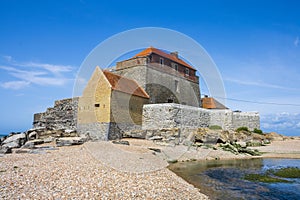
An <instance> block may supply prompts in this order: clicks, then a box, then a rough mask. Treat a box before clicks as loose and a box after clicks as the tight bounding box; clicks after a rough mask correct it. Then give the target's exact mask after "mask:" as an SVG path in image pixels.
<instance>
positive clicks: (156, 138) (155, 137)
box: [148, 136, 163, 140]
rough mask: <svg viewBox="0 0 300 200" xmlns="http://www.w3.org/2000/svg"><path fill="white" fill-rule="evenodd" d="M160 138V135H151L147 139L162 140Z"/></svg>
mask: <svg viewBox="0 0 300 200" xmlns="http://www.w3.org/2000/svg"><path fill="white" fill-rule="evenodd" d="M162 139H163V137H161V136H153V137H150V138H148V140H162Z"/></svg>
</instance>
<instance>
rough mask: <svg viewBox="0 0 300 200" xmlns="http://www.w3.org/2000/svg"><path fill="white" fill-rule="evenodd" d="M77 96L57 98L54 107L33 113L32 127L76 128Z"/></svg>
mask: <svg viewBox="0 0 300 200" xmlns="http://www.w3.org/2000/svg"><path fill="white" fill-rule="evenodd" d="M78 99H79V98H78V97H75V98H69V99H62V100H57V101H55V103H54V107H52V108H48V109H47V110H46V112H43V113H35V114H34V119H33V128H45V129H52V130H59V129H72V130H75V129H76V123H77V109H78Z"/></svg>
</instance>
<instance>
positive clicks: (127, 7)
mask: <svg viewBox="0 0 300 200" xmlns="http://www.w3.org/2000/svg"><path fill="white" fill-rule="evenodd" d="M299 8H300V3H299V1H296V0H295V1H267V0H265V1H256V0H252V1H155V0H154V1H150V2H149V1H89V0H81V1H75V0H72V1H64V0H62V1H54V0H53V1H30V0H28V1H21V0H20V1H14V0H2V1H1V2H0V27H1V28H0V29H1V34H0V95H1V104H0V109H1V112H0V134H1V133H8V132H11V131H24V130H26V129H28V128H30V127H31V123H32V119H33V113H35V112H43V111H44V110H45V109H46V108H47V107H51V106H52V105H53V102H54V100H56V99H61V98H67V97H71V96H72V88H73V83H74V80H75V77H76V73H77V71H78V69H79V67H80V65H81V63H82V62H83V60H84V58H85V57H86V56H87V55H88V54H89V52H90V51H91V50H92V49H93V48H94V47H95V46H96V45H98V44H99V43H100V42H102V41H103V40H105V39H107V38H108V37H110V36H112V35H114V34H117V33H119V32H122V31H126V30H128V29H133V28H139V27H163V28H169V29H173V30H176V31H179V32H182V33H184V34H186V35H188V36H190V37H192V38H193V39H195V40H196V41H197V42H198V43H200V44H201V45H202V46H203V47H204V48H205V49H206V51H207V52H208V53H209V54H210V56H211V57H212V58H213V60H214V62H215V63H216V65H217V66H218V68H219V70H220V73H221V75H222V77H223V80H224V84H225V89H226V94H227V97H228V98H230V99H239V100H247V101H253V102H273V103H276V104H256V103H250V102H242V101H233V100H227V106H228V107H230V108H232V109H233V110H242V111H254V110H255V111H259V112H260V113H261V119H262V120H261V122H262V124H261V125H262V127H261V128H262V129H263V130H265V131H271V130H274V131H278V132H280V133H283V134H286V135H300V106H299V104H300V83H299V80H300V12H299ZM170 51H172V49H171V50H170ZM179 53H180V52H179ZM201 90H202V92H203V93H207V91H206V89H205V87H203V89H201ZM287 104H292V105H287Z"/></svg>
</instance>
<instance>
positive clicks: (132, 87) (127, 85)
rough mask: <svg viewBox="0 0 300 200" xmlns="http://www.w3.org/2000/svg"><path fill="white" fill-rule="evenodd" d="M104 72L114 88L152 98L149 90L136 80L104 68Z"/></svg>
mask: <svg viewBox="0 0 300 200" xmlns="http://www.w3.org/2000/svg"><path fill="white" fill-rule="evenodd" d="M103 73H104V75H105V77H106V78H107V80H108V81H109V83H110V85H111V86H112V89H113V90H117V91H120V92H124V93H127V94H132V95H135V96H139V97H143V98H147V99H149V98H150V97H149V95H148V94H147V92H146V91H145V90H144V89H143V88H141V87H140V86H139V85H138V83H137V82H136V81H135V80H132V79H128V78H125V77H123V76H119V75H117V74H113V73H111V72H109V71H106V70H104V71H103Z"/></svg>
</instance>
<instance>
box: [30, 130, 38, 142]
mask: <svg viewBox="0 0 300 200" xmlns="http://www.w3.org/2000/svg"><path fill="white" fill-rule="evenodd" d="M28 139H29V140H34V139H37V132H36V131H33V132H31V133H29V134H28Z"/></svg>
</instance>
